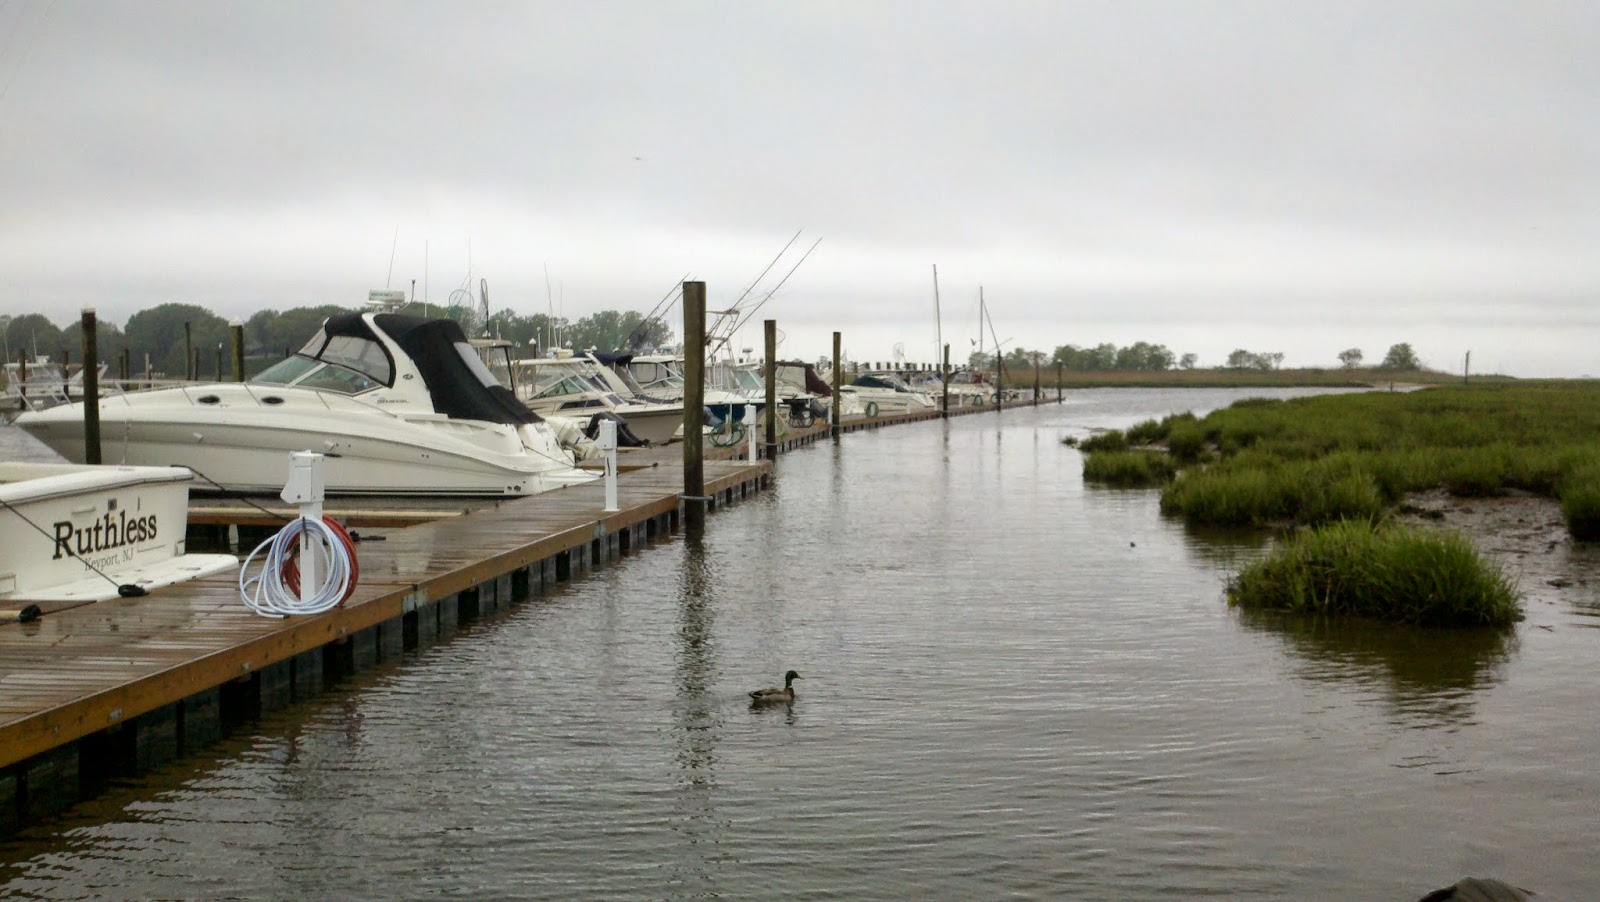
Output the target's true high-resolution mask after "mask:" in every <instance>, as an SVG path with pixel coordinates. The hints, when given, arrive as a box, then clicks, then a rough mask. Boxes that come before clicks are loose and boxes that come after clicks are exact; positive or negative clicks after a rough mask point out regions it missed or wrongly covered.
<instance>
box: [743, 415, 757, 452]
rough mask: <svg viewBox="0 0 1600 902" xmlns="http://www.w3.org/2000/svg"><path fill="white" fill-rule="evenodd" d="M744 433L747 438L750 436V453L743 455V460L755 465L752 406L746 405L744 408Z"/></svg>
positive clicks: (754, 424)
mask: <svg viewBox="0 0 1600 902" xmlns="http://www.w3.org/2000/svg"><path fill="white" fill-rule="evenodd" d="M744 431H745V432H746V433H747V434H749V436H750V452H749V453H748V454H747V455H745V459H746V460H748V461H750V462H751V463H755V462H756V406H755V405H754V404H746V405H745V406H744Z"/></svg>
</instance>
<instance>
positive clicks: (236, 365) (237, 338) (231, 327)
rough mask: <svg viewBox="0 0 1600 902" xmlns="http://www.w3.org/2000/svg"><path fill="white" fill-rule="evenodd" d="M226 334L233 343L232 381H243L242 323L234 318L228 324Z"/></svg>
mask: <svg viewBox="0 0 1600 902" xmlns="http://www.w3.org/2000/svg"><path fill="white" fill-rule="evenodd" d="M228 336H229V338H230V339H232V342H231V343H232V345H233V381H235V382H243V381H244V323H242V322H240V321H239V320H234V321H233V322H231V323H229V324H228Z"/></svg>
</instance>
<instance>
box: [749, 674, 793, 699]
mask: <svg viewBox="0 0 1600 902" xmlns="http://www.w3.org/2000/svg"><path fill="white" fill-rule="evenodd" d="M798 679H800V674H798V673H795V672H794V671H792V670H791V671H789V672H788V673H786V674H784V675H783V688H782V689H779V688H778V687H777V686H769V687H767V688H766V689H757V690H756V691H754V692H752V693H750V698H751V699H752V700H754V701H757V702H792V701H794V681H795V680H798Z"/></svg>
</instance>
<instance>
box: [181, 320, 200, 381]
mask: <svg viewBox="0 0 1600 902" xmlns="http://www.w3.org/2000/svg"><path fill="white" fill-rule="evenodd" d="M195 371H196V365H195V362H194V330H193V329H192V328H190V325H189V322H188V321H187V320H185V321H184V323H183V378H185V379H187V380H189V381H190V382H193V381H195V379H196V378H197V375H196V372H195Z"/></svg>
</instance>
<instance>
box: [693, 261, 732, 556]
mask: <svg viewBox="0 0 1600 902" xmlns="http://www.w3.org/2000/svg"><path fill="white" fill-rule="evenodd" d="M705 404H706V283H704V282H685V283H683V496H682V497H683V520H684V527H685V528H686V529H687V530H690V531H691V532H692V533H693V534H696V535H697V534H699V531H700V530H701V529H702V528H703V527H704V526H705V522H706V499H705V494H706V478H705ZM728 415H729V416H732V415H733V412H732V411H731V410H730V411H729V412H728Z"/></svg>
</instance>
